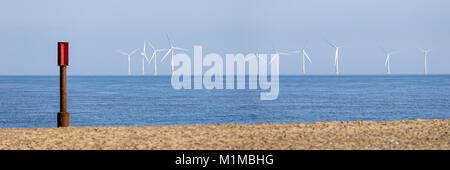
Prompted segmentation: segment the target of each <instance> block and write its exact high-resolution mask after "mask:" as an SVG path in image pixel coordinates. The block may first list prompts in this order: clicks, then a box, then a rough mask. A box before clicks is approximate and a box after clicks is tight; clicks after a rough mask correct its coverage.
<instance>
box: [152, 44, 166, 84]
mask: <svg viewBox="0 0 450 170" xmlns="http://www.w3.org/2000/svg"><path fill="white" fill-rule="evenodd" d="M148 45H149V46H150V47H151V48H152V49H153V54H152V58H150V61H149V62H148V63H150V62H152V60H153V59H155V61H154V63H155V72H154V73H153V74H154V75H155V76H156V75H157V74H158V73H157V71H156V53H158V52H162V51H166V50H167V49H155V47H153V45H152V43H151V42H150V41H148Z"/></svg>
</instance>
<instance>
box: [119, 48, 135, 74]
mask: <svg viewBox="0 0 450 170" xmlns="http://www.w3.org/2000/svg"><path fill="white" fill-rule="evenodd" d="M137 50H138V49H135V50H133V51H132V52H131V53H126V52H123V51H120V50H119V53H120V54H122V55H126V56H128V75H131V70H130V63H131V55H133V54H134V53H135V52H136V51H137Z"/></svg>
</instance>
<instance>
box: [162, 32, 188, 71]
mask: <svg viewBox="0 0 450 170" xmlns="http://www.w3.org/2000/svg"><path fill="white" fill-rule="evenodd" d="M166 37H167V41H169V45H170V48H169V49H168V50H167V53H166V54H165V55H164V57H162V59H161V62H163V61H164V59H165V58H166V57H167V56H168V55H169V54H171V57H170V58H171V67H172V72H171V74H172V75H173V73H174V68H173V67H174V66H173V52H174V51H175V50H181V51H187V49H184V48H180V47H175V46H173V44H172V43H171V42H170V39H169V35H167V34H166Z"/></svg>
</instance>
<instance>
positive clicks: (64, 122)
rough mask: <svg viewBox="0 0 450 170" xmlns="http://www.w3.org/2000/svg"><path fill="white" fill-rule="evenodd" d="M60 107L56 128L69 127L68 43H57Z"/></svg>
mask: <svg viewBox="0 0 450 170" xmlns="http://www.w3.org/2000/svg"><path fill="white" fill-rule="evenodd" d="M58 65H59V76H60V77H59V88H60V107H59V112H58V117H57V121H58V127H69V124H70V121H69V112H67V84H66V82H67V77H66V66H68V65H69V43H68V42H58Z"/></svg>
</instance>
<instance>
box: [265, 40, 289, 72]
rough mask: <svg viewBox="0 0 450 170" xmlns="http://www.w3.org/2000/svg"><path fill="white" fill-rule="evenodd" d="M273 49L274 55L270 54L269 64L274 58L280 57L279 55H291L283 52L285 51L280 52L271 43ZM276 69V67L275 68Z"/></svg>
mask: <svg viewBox="0 0 450 170" xmlns="http://www.w3.org/2000/svg"><path fill="white" fill-rule="evenodd" d="M272 48H273V51H274V54H275V55H274V56H272V59H271V60H270V64H272V63H273V61H274V60H275V58H277V57H280V55H291V54H289V53H285V52H280V51H278V50H277V49H276V48H275V46H274V45H272ZM277 70H278V69H277Z"/></svg>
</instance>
